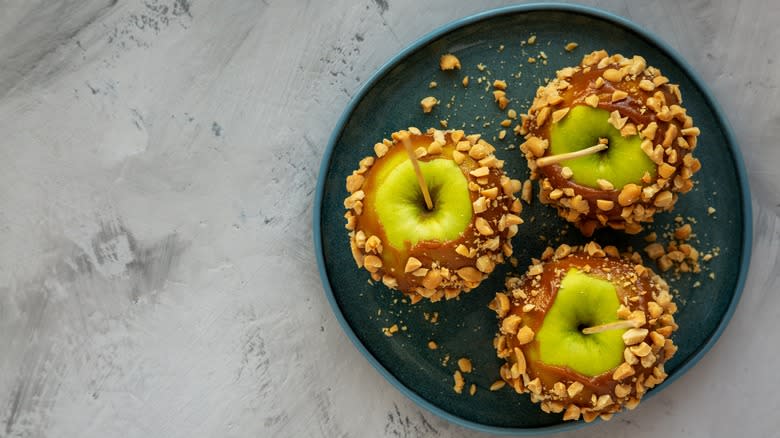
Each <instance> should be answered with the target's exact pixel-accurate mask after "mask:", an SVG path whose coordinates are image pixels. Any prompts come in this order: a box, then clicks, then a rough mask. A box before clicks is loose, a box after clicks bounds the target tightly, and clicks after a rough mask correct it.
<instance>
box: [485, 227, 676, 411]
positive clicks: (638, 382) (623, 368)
mask: <svg viewBox="0 0 780 438" xmlns="http://www.w3.org/2000/svg"><path fill="white" fill-rule="evenodd" d="M607 254H610V255H607ZM534 262H535V263H534V264H533V265H532V266H531V267H530V268H529V270H528V272H527V273H526V274H525V275H524V276H523V277H521V278H517V277H510V278H508V279H507V281H506V287H507V291H506V292H499V293H497V294H496V298H495V300H493V302H491V308H492V309H493V310H495V311H496V313H497V314H498V317H499V327H500V331H499V333H498V335H497V336H496V338H495V339H494V342H493V344H494V347H495V348H496V351H497V354H498V357H499V358H502V359H505V360H506V363H505V364H504V365H503V366H502V367H501V370H500V374H501V377H502V379H503V380H504V381H506V383H507V384H509V385H510V386H512V387H513V388H514V389H515V391H516V392H518V393H526V392H527V393H529V394H530V395H531V400H532V401H533V402H535V403H540V405H541V408H542V410H544V411H545V412H554V413H561V412H565V413H564V417H563V418H564V420H577V419H579V418H580V416H582V417H583V418H584V419H585V421H588V422H589V421H592V420H593V419H595V418H596V417H597V416H602V418H604V419H609V417H610V416H611V415H612V414H613V413H615V412H618V411H620V410H621V409H622V408H623V407H626V408H628V409H633V408H634V407H636V405H637V404H638V403H639V401H640V400H641V398H642V396H643V395H644V394H645V392H646V390H647V389H649V388H652V387H654V386H655V385H657V384H659V383H661V382H662V381H663V380H664V379H665V378H666V372H665V371H664V367H663V365H664V363H665V362H666V361H667V360H668V359H669V358H671V357H672V356H673V355H674V353H675V352H676V351H677V347H676V346H675V345H674V343H673V342H672V340H671V339H669V337H670V335H671V334H672V332H673V331H675V330H676V329H677V324H675V322H674V317H673V314H674V313H675V312H676V310H677V306H676V304H675V303H674V302H672V298H671V295H670V294H669V287H668V285H667V284H666V282H665V281H664V280H663V279H662V278H661V277H659V276H657V275H656V274H655V273H653V271H652V270H650V269H649V268H646V267H645V266H643V265H641V264H635V263H633V262H631V261H630V260H629V259H627V258H621V257H618V256H617V249H615V248H614V247H607V248H603V249H602V248H601V246H599V245H598V244H597V243H595V242H590V243H589V244H587V245H585V246H583V247H574V248H572V247H569V246H568V245H561V246H560V247H558V248H557V249H556V250H553V249H552V248H548V249H547V250H546V251H545V253H544V254H543V256H542V260H541V261H539V260H535V261H534ZM570 268H577V269H579V270H581V271H583V272H587V273H588V275H592V276H595V277H599V278H602V279H604V280H607V281H609V282H611V283H612V284H614V285H615V286H616V290H617V293H618V298H619V299H620V302H621V307H620V308H619V309H618V311H617V316H618V318H619V319H622V320H631V321H633V322H634V326H635V327H636V328H635V329H630V330H628V331H627V332H626V333H625V334H624V335H623V339H624V342H625V343H626V350H625V352H624V353H625V354H624V362H623V363H621V364H620V365H619V366H618V367H616V368H615V369H613V370H609V371H607V372H605V373H603V374H601V375H598V376H595V377H588V376H585V375H582V374H580V373H577V372H575V371H573V370H571V369H569V368H567V367H560V366H551V365H547V364H544V363H542V362H541V361H536V360H533V359H532V358H534V357H538V354H535V352H538V349H539V344H538V342H537V341H535V340H533V338H532V336H533V334H534V333H537V332H538V331H539V330H540V329H541V327H542V324H543V322H544V318H545V315H546V314H547V311H548V310H549V309H550V307H551V306H552V304H553V302H554V301H555V296H556V293H557V291H558V288H559V286H560V283H561V281H562V279H563V277H564V276H565V275H566V273H567V272H568V271H569V269H570ZM637 354H638V355H639V356H637Z"/></svg>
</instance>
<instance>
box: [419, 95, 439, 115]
mask: <svg viewBox="0 0 780 438" xmlns="http://www.w3.org/2000/svg"><path fill="white" fill-rule="evenodd" d="M438 104H439V99H436V98H435V97H433V96H428V97H426V98H424V99H423V100H421V101H420V106H421V107H422V111H423V112H424V113H426V114H428V113H429V112H431V111H432V110H433V107H435V106H436V105H438Z"/></svg>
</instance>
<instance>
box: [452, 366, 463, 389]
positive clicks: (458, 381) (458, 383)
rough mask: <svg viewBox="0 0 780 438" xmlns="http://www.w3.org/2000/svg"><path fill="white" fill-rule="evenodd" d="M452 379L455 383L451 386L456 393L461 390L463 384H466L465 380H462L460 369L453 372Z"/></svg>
mask: <svg viewBox="0 0 780 438" xmlns="http://www.w3.org/2000/svg"><path fill="white" fill-rule="evenodd" d="M452 379H453V380H454V382H455V385H454V386H453V387H452V389H453V390H455V392H457V393H458V394H460V393H462V392H463V386H464V385H466V382H465V381H464V380H463V375H462V374H461V373H460V371H455V374H453V375H452Z"/></svg>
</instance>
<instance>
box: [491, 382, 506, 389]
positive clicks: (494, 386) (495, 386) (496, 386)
mask: <svg viewBox="0 0 780 438" xmlns="http://www.w3.org/2000/svg"><path fill="white" fill-rule="evenodd" d="M504 386H506V382H504V381H503V380H496V381H495V382H493V384H492V385H490V390H491V391H498V390H499V389H501V388H503V387H504Z"/></svg>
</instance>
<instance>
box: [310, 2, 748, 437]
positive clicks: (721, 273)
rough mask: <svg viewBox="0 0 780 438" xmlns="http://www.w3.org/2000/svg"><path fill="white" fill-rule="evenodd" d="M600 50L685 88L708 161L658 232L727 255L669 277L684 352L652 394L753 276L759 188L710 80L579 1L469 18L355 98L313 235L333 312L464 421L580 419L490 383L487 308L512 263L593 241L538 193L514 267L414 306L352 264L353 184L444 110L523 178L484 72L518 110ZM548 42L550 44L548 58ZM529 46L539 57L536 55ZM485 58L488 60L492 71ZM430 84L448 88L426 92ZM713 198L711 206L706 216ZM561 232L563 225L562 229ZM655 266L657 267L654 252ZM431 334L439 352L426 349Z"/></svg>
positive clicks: (705, 342) (324, 174)
mask: <svg viewBox="0 0 780 438" xmlns="http://www.w3.org/2000/svg"><path fill="white" fill-rule="evenodd" d="M531 35H536V43H535V44H534V45H528V44H526V45H522V44H521V42H523V41H526V40H527V39H528V38H529V37H530V36H531ZM572 41H573V42H576V43H578V44H579V47H578V48H577V49H576V50H574V51H573V52H572V53H569V52H566V51H565V50H564V45H565V44H566V43H567V42H572ZM602 48H603V49H606V50H607V51H608V52H610V53H622V54H624V55H627V56H629V55H633V54H641V55H642V56H644V57H645V58H646V59H647V61H648V63H649V64H650V65H654V66H656V67H659V68H660V69H661V70H662V71H663V72H664V74H665V75H667V76H668V77H669V78H671V80H672V82H674V83H678V84H680V87H681V90H682V93H683V98H684V104H685V106H686V107H687V109H688V114H690V115H692V116H693V118H694V120H695V123H696V125H697V126H699V127H700V128H701V131H702V134H701V137H700V138H699V146H698V148H697V150H696V154H697V156H698V157H699V158H700V159H701V162H702V164H703V168H702V170H701V171H700V172H699V173H698V174H697V181H698V183H697V185H696V187H695V189H694V190H693V191H692V192H690V193H688V194H687V195H684V196H683V197H682V198H681V200H680V202H678V204H677V207H676V209H675V210H674V212H673V213H669V214H662V215H658V216H657V219H656V223H655V224H654V225H653V226H652V227H651V229H650V230H649V231H653V230H654V231H656V232H657V234H658V235H659V236H660V237H662V239H663V236H662V235H663V233H664V232H667V231H669V230H671V229H673V227H674V226H675V224H676V222H675V218H676V217H678V216H679V217H680V218H681V219H682V220H683V222H685V223H692V224H693V228H694V231H695V232H696V235H697V236H696V238H695V239H694V241H693V244H694V246H695V247H697V248H698V249H699V251H700V252H702V253H717V256H715V257H714V258H713V259H712V260H710V261H709V262H706V263H703V264H702V265H703V266H702V267H703V270H702V272H701V273H699V274H686V275H682V276H681V277H680V278H675V276H674V275H671V274H667V275H665V277H666V278H667V279H668V280H669V281H670V284H671V286H672V288H673V289H674V290H676V291H677V293H678V302H679V307H680V310H679V313H678V315H677V321H678V323H679V325H680V329H679V330H678V332H677V333H676V335H675V342H676V343H677V344H678V345H679V351H678V353H677V355H675V356H674V358H673V359H672V360H671V361H670V362H669V363H668V364H667V367H666V369H667V371H668V373H669V379H668V380H667V381H666V382H665V383H664V384H663V385H660V386H659V387H656V388H655V389H653V390H652V391H651V393H650V394H655V393H657V392H658V391H661V390H662V389H663V388H664V387H665V386H667V385H669V384H670V383H672V382H673V381H674V380H676V379H677V378H678V377H679V376H680V375H681V374H682V373H684V372H685V371H686V370H688V369H689V368H690V367H691V366H692V365H693V364H694V363H695V362H697V361H698V360H699V359H700V358H701V357H702V355H703V354H704V353H706V351H707V350H708V349H709V348H710V347H712V345H713V344H714V342H715V341H716V339H717V338H718V336H719V335H720V333H721V332H722V331H723V329H724V327H725V326H726V324H727V322H728V320H729V319H730V317H731V315H732V313H733V312H734V308H735V306H736V304H737V301H738V299H739V296H740V293H741V290H742V287H743V284H744V280H745V276H746V273H747V267H748V261H749V260H748V258H749V256H750V246H751V229H750V227H751V218H750V194H749V190H748V185H747V180H746V178H745V171H744V167H743V165H742V161H741V157H740V154H739V149H738V146H737V144H736V142H735V140H734V137H733V135H732V134H731V131H730V129H729V127H728V124H727V122H726V120H725V118H724V117H723V114H722V112H721V111H720V109H719V108H718V105H717V104H716V102H715V101H714V99H713V98H712V96H711V94H710V93H709V92H708V91H707V88H706V87H705V86H704V84H703V83H702V82H701V80H700V79H698V77H697V76H696V75H695V73H694V72H693V71H692V69H691V68H690V67H689V66H688V65H687V64H686V63H685V61H684V60H682V59H681V58H680V56H679V55H677V54H676V53H675V52H674V51H673V50H672V49H671V48H669V46H667V45H666V44H665V43H663V42H662V41H661V40H659V39H658V38H656V37H654V36H652V35H650V34H649V33H648V32H647V31H644V30H642V29H641V28H639V27H638V26H637V25H635V24H632V23H630V22H628V21H627V20H625V19H623V18H620V17H616V16H614V15H611V14H608V13H605V12H602V11H598V10H594V9H590V8H584V7H579V6H571V5H558V4H553V5H551V4H535V5H521V6H513V7H507V8H502V9H496V10H492V11H488V12H485V13H481V14H478V15H475V16H472V17H468V18H465V19H462V20H459V21H456V22H454V23H452V24H449V25H447V26H444V27H443V28H441V29H439V30H436V31H434V32H433V33H431V34H429V35H427V36H425V37H423V38H421V39H420V40H418V41H417V42H415V43H414V44H412V45H411V46H410V47H408V48H406V49H405V50H403V51H402V52H401V53H400V54H398V55H397V56H396V57H394V58H393V59H392V60H390V61H389V62H388V63H387V64H385V65H384V66H383V67H382V68H381V69H380V70H379V71H378V72H377V73H376V74H375V75H374V76H373V77H372V78H371V79H370V80H369V81H368V82H367V83H366V84H365V85H364V86H363V88H362V89H361V90H360V92H359V93H358V94H357V95H356V96H355V98H354V99H353V100H352V102H351V103H350V104H349V106H348V107H347V109H346V111H345V112H344V115H343V116H342V118H341V119H340V120H339V122H338V125H337V126H336V128H335V130H334V132H333V135H332V137H331V139H330V143H329V144H328V146H327V150H326V151H325V156H324V158H323V162H322V168H321V170H320V175H319V180H318V185H317V194H316V200H315V205H314V243H315V246H316V251H317V259H318V264H319V270H320V274H321V276H322V281H323V285H324V288H325V292H326V294H327V296H328V299H329V300H330V303H331V304H332V306H333V310H334V313H335V314H336V316H337V318H338V319H339V321H340V322H341V325H342V326H343V328H344V331H345V332H346V333H347V335H348V336H349V337H350V339H351V340H352V341H353V342H354V344H355V345H356V346H357V348H358V349H359V350H360V351H361V352H362V353H363V354H364V355H365V356H366V358H367V359H368V360H369V362H371V364H372V365H373V366H375V367H376V369H377V370H378V371H379V372H380V374H381V375H382V376H383V377H384V378H386V379H387V380H388V381H390V382H391V383H392V384H393V385H395V386H396V387H397V388H398V389H399V390H400V391H401V392H403V393H404V394H405V395H407V396H408V397H410V398H411V399H413V400H414V401H415V402H417V403H418V404H420V405H421V406H423V407H425V408H427V409H428V410H430V411H432V412H434V413H436V414H438V415H440V416H441V417H444V418H446V419H448V420H451V421H453V422H455V423H458V424H460V425H464V426H467V427H471V428H474V429H477V430H481V431H487V432H493V433H512V434H534V433H546V432H551V431H557V430H564V429H568V428H573V427H577V426H578V425H579V424H580V423H563V422H562V421H561V416H560V415H549V414H544V413H543V412H541V410H539V408H538V406H536V405H534V404H532V403H531V402H530V401H529V399H528V397H527V396H524V395H517V394H515V393H514V392H513V391H511V390H509V389H508V388H505V389H503V390H501V391H496V392H491V391H489V390H488V387H489V386H490V385H491V383H493V381H495V380H497V379H498V369H499V366H500V365H501V362H500V361H499V360H498V359H497V358H496V355H495V352H494V350H493V347H492V345H491V341H492V339H493V336H494V333H495V332H496V319H495V316H494V314H493V312H491V311H490V310H489V309H488V308H487V304H488V302H489V301H490V300H491V299H492V298H493V296H494V293H495V292H496V291H498V290H501V289H502V287H503V281H504V277H505V275H506V274H507V273H508V272H523V271H524V270H525V268H526V266H527V265H528V264H529V261H530V258H531V257H538V256H539V255H540V254H541V252H542V251H543V250H544V248H545V247H546V246H548V245H554V244H556V243H559V242H563V241H566V242H567V243H570V244H574V243H580V242H584V239H583V238H582V236H581V235H580V234H579V233H578V232H577V231H576V230H574V229H571V228H570V227H569V226H568V225H567V224H566V223H565V222H563V221H562V220H560V219H559V218H558V217H557V216H556V215H555V214H554V212H553V211H552V209H551V208H546V207H544V206H541V205H539V203H538V202H534V203H533V205H531V206H530V207H528V208H526V209H525V210H524V212H523V218H524V219H525V221H526V224H525V225H523V226H521V227H520V233H519V234H518V235H517V236H516V237H515V238H514V246H515V249H516V250H515V255H516V257H517V259H518V261H519V265H518V267H517V268H512V267H511V266H509V265H506V266H503V267H502V268H501V269H497V271H496V272H494V273H493V275H492V276H491V277H490V279H489V280H488V281H485V282H484V283H483V284H482V285H481V286H480V287H479V288H478V289H476V290H474V291H472V292H471V293H470V294H466V295H462V297H461V298H460V299H458V300H452V301H447V302H438V303H433V304H431V303H423V302H421V303H419V304H417V305H414V306H410V305H408V304H406V303H405V300H403V299H402V297H401V295H400V294H399V293H397V292H394V291H390V290H388V289H387V288H385V287H384V286H382V285H381V284H379V285H373V286H372V285H369V283H368V280H369V276H368V274H367V273H366V272H365V271H364V270H358V269H357V268H355V264H354V262H353V260H352V256H351V255H350V250H349V245H348V237H347V231H346V230H345V229H344V218H343V215H344V212H345V210H344V207H343V204H342V202H343V199H344V198H345V197H346V196H347V192H346V189H345V187H344V180H345V178H346V176H347V175H349V174H350V173H351V171H352V170H353V169H355V168H357V163H358V161H359V160H360V159H361V158H362V157H364V156H367V155H371V154H372V151H373V145H374V143H376V142H377V141H380V140H381V139H382V138H385V137H388V136H389V135H390V133H392V132H393V131H396V130H398V129H401V128H405V127H408V126H417V127H419V128H422V129H424V128H427V127H430V126H437V127H438V122H439V120H441V119H446V120H448V122H449V127H450V128H462V129H465V130H466V131H469V132H479V133H482V134H483V135H484V136H485V137H487V138H489V139H491V141H492V143H493V144H494V145H496V147H497V148H498V151H497V153H496V155H498V157H499V158H501V159H504V160H506V170H507V172H508V173H509V174H510V175H511V176H513V177H514V178H520V179H525V178H527V176H528V171H527V168H526V164H525V160H524V158H523V157H522V156H521V155H520V153H519V152H518V150H517V148H516V147H515V148H514V149H509V148H510V145H517V144H518V139H517V138H516V137H515V136H514V134H512V133H511V131H510V133H509V134H508V135H507V138H506V139H505V140H503V141H502V140H498V138H497V135H498V132H499V130H500V129H501V127H500V126H499V122H500V121H501V120H503V119H504V118H505V116H504V113H503V112H501V111H499V110H498V108H497V106H496V104H495V103H494V102H493V99H492V95H491V94H490V91H486V87H487V85H486V82H483V83H481V84H480V83H478V80H477V78H479V77H483V76H484V77H485V78H486V79H487V81H489V82H492V81H493V79H505V80H507V81H508V82H509V84H510V85H509V89H508V95H509V96H510V97H511V98H512V103H511V105H510V107H512V108H514V109H516V110H517V111H518V113H519V112H524V111H526V110H527V108H528V106H529V105H530V102H531V100H532V98H533V95H534V92H535V90H536V88H537V87H538V86H539V85H540V84H542V83H543V80H544V78H551V77H554V72H555V71H556V70H557V69H559V68H562V67H565V66H568V65H574V64H577V63H578V62H579V60H580V59H581V57H582V55H584V54H586V53H589V52H590V51H592V50H597V49H602ZM447 52H452V53H454V54H455V55H457V57H458V58H460V60H461V63H462V65H463V68H462V70H461V71H459V72H457V73H456V74H450V73H445V72H442V71H440V70H439V68H438V59H439V56H440V55H441V54H443V53H447ZM540 52H544V53H545V55H546V57H547V59H546V63H545V62H543V61H542V58H541V57H540ZM529 56H533V57H536V58H537V60H538V62H536V63H534V64H530V63H529V62H528V57H529ZM478 64H482V65H484V66H485V69H484V71H480V70H479V69H478V67H477V66H478ZM464 75H469V76H470V77H471V84H470V85H469V87H468V88H463V87H462V86H461V79H462V77H463V76H464ZM431 81H435V82H437V83H438V87H436V88H434V89H429V88H428V84H429V83H430V82H431ZM428 95H433V96H436V97H437V98H438V99H439V100H441V102H442V104H440V105H439V106H438V107H437V108H436V109H435V110H434V111H433V113H431V114H428V115H425V114H423V113H422V112H421V110H420V106H419V102H420V99H422V98H423V97H426V96H428ZM709 207H712V208H714V209H715V214H708V208H709ZM678 220H679V219H678ZM561 230H567V231H566V232H565V234H564V235H562V234H561ZM641 236H642V235H640V236H633V237H630V236H626V235H623V234H620V233H616V232H611V231H601V232H599V233H597V234H596V235H595V236H594V237H595V238H596V239H597V240H598V241H599V242H601V243H602V244H616V245H618V246H619V247H622V248H626V247H629V246H633V247H634V248H637V249H640V248H642V247H643V246H645V245H646V243H645V242H644V241H643V240H642V237H641ZM647 264H648V265H650V266H653V265H652V262H651V261H649V260H648V261H647ZM434 319H435V321H434ZM393 324H397V325H398V326H399V328H401V330H400V331H399V332H398V333H396V334H395V335H394V336H392V337H387V336H385V335H384V334H383V332H382V328H383V327H389V326H391V325H393ZM429 340H434V341H435V342H436V343H437V344H438V346H439V348H438V349H437V350H431V349H429V348H428V347H427V344H428V341H429ZM460 357H469V358H470V359H471V361H472V362H473V364H474V367H475V371H474V372H473V373H471V374H468V375H466V380H467V388H468V386H469V385H471V384H472V383H474V384H476V386H477V392H476V394H475V395H473V396H470V395H468V394H465V393H464V394H463V395H457V394H455V393H454V392H453V389H452V386H453V381H452V374H453V372H454V370H455V369H456V367H457V364H456V361H457V359H458V358H460ZM681 403H684V401H681ZM639 409H641V405H640V408H639Z"/></svg>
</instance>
